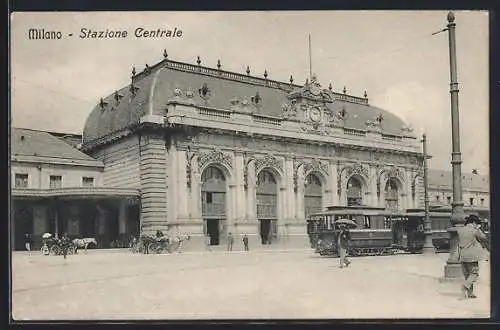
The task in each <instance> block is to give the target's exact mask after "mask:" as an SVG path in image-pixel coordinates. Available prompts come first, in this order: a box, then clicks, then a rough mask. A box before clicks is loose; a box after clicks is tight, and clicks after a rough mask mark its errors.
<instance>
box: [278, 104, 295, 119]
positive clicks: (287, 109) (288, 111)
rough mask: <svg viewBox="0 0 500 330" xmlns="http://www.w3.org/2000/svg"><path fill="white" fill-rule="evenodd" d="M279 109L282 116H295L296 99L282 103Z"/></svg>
mask: <svg viewBox="0 0 500 330" xmlns="http://www.w3.org/2000/svg"><path fill="white" fill-rule="evenodd" d="M281 110H282V114H283V117H284V118H287V119H288V118H297V112H298V107H297V101H296V100H291V101H290V102H286V103H283V104H282V105H281Z"/></svg>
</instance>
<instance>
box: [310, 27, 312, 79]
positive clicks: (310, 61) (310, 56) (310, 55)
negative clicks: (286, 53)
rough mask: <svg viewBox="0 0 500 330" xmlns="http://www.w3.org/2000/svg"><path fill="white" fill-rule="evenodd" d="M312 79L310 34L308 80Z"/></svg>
mask: <svg viewBox="0 0 500 330" xmlns="http://www.w3.org/2000/svg"><path fill="white" fill-rule="evenodd" d="M311 77H312V54H311V34H309V78H311Z"/></svg>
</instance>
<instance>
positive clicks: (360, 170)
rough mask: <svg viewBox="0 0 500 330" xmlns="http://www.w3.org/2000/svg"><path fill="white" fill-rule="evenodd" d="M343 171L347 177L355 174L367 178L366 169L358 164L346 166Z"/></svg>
mask: <svg viewBox="0 0 500 330" xmlns="http://www.w3.org/2000/svg"><path fill="white" fill-rule="evenodd" d="M345 170H346V176H347V177H350V176H351V175H355V174H357V175H361V176H363V177H365V178H368V177H369V173H368V168H367V167H366V166H364V165H363V164H361V163H359V162H358V163H354V164H350V165H347V167H345Z"/></svg>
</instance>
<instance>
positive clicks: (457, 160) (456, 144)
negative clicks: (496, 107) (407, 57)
mask: <svg viewBox="0 0 500 330" xmlns="http://www.w3.org/2000/svg"><path fill="white" fill-rule="evenodd" d="M447 19H448V25H447V27H448V29H447V30H448V37H449V48H450V96H451V125H452V126H451V135H452V140H451V141H452V153H451V165H452V173H453V202H452V204H451V205H452V210H451V218H450V222H451V227H450V228H449V229H448V232H449V233H450V256H449V257H448V260H447V261H446V265H445V266H444V278H445V279H458V278H461V277H462V271H461V265H460V261H459V260H458V237H457V228H458V227H462V226H464V223H465V217H464V208H463V207H464V203H463V201H462V173H461V164H462V158H461V153H460V118H459V111H458V81H457V54H456V52H457V50H456V43H455V15H454V14H453V12H449V13H448V16H447Z"/></svg>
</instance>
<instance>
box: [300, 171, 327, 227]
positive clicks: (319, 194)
mask: <svg viewBox="0 0 500 330" xmlns="http://www.w3.org/2000/svg"><path fill="white" fill-rule="evenodd" d="M304 184H305V189H304V209H305V216H306V218H307V217H308V216H309V214H312V213H317V212H321V210H322V208H323V187H322V185H321V180H320V179H319V178H318V176H317V175H315V174H313V173H310V174H309V175H307V177H306V179H305V182H304Z"/></svg>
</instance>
